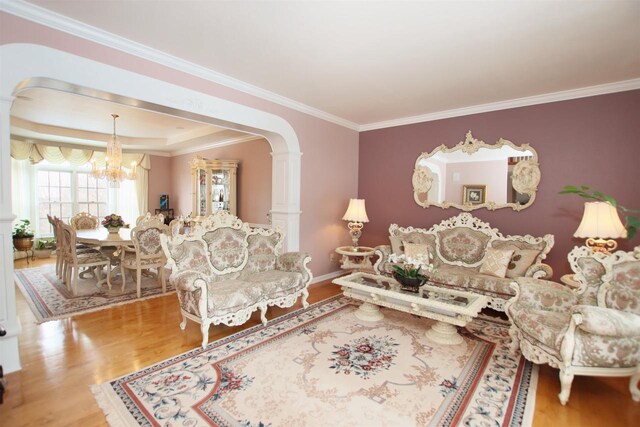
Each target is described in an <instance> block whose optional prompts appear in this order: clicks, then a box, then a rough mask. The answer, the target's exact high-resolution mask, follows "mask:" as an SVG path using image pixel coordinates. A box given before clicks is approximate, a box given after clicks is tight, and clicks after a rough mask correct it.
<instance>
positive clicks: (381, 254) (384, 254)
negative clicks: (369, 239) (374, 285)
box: [373, 245, 391, 274]
mask: <svg viewBox="0 0 640 427" xmlns="http://www.w3.org/2000/svg"><path fill="white" fill-rule="evenodd" d="M374 254H375V255H377V257H378V260H377V261H376V263H375V264H374V265H373V270H374V271H375V272H376V274H387V271H386V270H385V265H386V264H388V263H389V255H391V246H390V245H380V246H376V247H375V248H374Z"/></svg>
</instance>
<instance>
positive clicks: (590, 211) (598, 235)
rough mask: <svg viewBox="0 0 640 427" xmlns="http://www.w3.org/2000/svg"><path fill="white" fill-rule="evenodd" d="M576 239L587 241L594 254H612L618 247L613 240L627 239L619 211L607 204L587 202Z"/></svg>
mask: <svg viewBox="0 0 640 427" xmlns="http://www.w3.org/2000/svg"><path fill="white" fill-rule="evenodd" d="M573 235H574V237H581V238H584V239H587V241H586V245H587V246H588V247H590V248H591V250H593V252H603V253H611V252H610V251H613V250H615V249H616V248H617V247H618V243H617V242H616V241H615V240H613V239H618V238H621V237H627V230H626V228H624V225H622V222H621V221H620V217H619V216H618V211H617V210H616V208H615V207H613V205H611V204H609V203H607V202H586V203H585V204H584V214H583V215H582V221H581V222H580V225H579V226H578V229H577V230H576V232H575V233H573Z"/></svg>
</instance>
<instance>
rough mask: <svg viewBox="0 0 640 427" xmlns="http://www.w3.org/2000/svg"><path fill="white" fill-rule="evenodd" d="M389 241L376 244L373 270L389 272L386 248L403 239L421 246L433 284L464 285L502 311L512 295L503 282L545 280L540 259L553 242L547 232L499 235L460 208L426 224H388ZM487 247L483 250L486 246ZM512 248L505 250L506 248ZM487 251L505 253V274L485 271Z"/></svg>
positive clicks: (394, 248) (395, 248)
mask: <svg viewBox="0 0 640 427" xmlns="http://www.w3.org/2000/svg"><path fill="white" fill-rule="evenodd" d="M389 240H390V242H391V245H383V246H378V247H376V251H375V253H376V255H378V260H377V261H376V263H375V265H374V270H375V271H376V273H378V274H384V275H390V274H391V273H392V271H393V269H392V267H391V266H392V264H391V263H390V262H389V255H390V254H391V253H396V254H398V255H399V254H402V253H403V252H404V246H405V244H407V243H411V244H413V245H416V244H417V245H421V246H422V247H424V248H425V249H426V250H427V251H428V255H429V259H430V260H431V263H433V264H434V266H435V267H436V271H435V272H434V273H429V279H430V281H432V282H435V283H437V284H438V285H442V286H446V287H451V288H454V289H462V290H468V291H469V290H470V291H474V292H478V293H480V294H483V295H486V296H488V297H489V306H490V307H492V308H494V309H496V310H500V311H504V305H505V302H506V301H507V300H508V299H509V298H511V297H512V296H514V295H515V292H514V291H513V289H511V287H510V286H509V285H510V283H511V282H512V281H513V280H514V278H516V277H520V276H526V277H535V278H539V279H549V278H551V276H552V275H553V270H552V269H551V267H550V266H549V265H547V264H543V263H542V260H544V259H545V258H546V256H547V254H548V253H549V251H550V250H551V248H552V247H553V243H554V240H553V236H552V235H550V234H547V235H545V236H544V237H532V236H529V235H526V236H504V235H502V234H501V233H500V232H499V231H498V230H497V229H495V228H491V226H490V225H489V224H488V223H486V222H483V221H481V220H479V219H478V218H476V217H474V216H472V215H471V214H469V213H466V212H465V213H461V214H459V215H457V216H454V217H453V218H449V219H447V220H444V221H442V222H441V223H440V224H436V225H434V226H432V227H431V228H429V229H428V230H427V229H424V228H413V227H406V228H405V227H399V226H398V225H397V224H392V225H391V226H390V227H389ZM490 248H491V249H492V250H491V251H488V249H490ZM510 251H513V252H512V253H511V254H510V255H509V252H510ZM489 252H493V253H502V254H506V255H505V256H509V257H510V258H509V259H507V260H506V261H505V265H506V270H505V271H504V273H505V274H503V275H502V277H498V276H500V274H498V275H497V276H496V275H491V274H485V273H484V271H487V270H488V269H485V268H484V267H487V264H488V263H489V261H490V260H489V259H488V258H489V257H488V256H487V255H488V253H489Z"/></svg>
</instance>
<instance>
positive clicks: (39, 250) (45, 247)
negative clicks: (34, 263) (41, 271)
mask: <svg viewBox="0 0 640 427" xmlns="http://www.w3.org/2000/svg"><path fill="white" fill-rule="evenodd" d="M55 247H56V245H55V243H54V241H53V239H38V241H37V242H36V248H35V250H34V251H33V252H34V254H35V256H36V257H37V258H49V257H50V256H51V252H52V251H53V250H54V249H55Z"/></svg>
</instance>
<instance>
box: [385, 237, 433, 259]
mask: <svg viewBox="0 0 640 427" xmlns="http://www.w3.org/2000/svg"><path fill="white" fill-rule="evenodd" d="M395 237H397V238H399V239H400V242H408V243H418V244H421V245H427V246H428V247H429V259H432V260H437V257H436V236H434V235H433V234H425V233H420V232H418V231H409V232H403V231H400V230H398V231H396V236H395ZM391 244H392V245H393V242H391ZM392 249H393V246H392ZM401 249H402V252H400V253H399V254H398V255H400V254H403V253H404V248H403V247H402V248H401ZM394 253H395V251H394Z"/></svg>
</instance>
